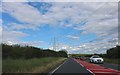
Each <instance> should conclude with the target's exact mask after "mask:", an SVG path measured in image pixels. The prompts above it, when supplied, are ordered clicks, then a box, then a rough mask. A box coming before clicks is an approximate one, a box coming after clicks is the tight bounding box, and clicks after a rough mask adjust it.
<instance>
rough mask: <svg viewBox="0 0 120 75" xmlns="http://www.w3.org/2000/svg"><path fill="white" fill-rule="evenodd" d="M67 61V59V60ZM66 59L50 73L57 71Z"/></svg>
mask: <svg viewBox="0 0 120 75" xmlns="http://www.w3.org/2000/svg"><path fill="white" fill-rule="evenodd" d="M66 61H67V60H66ZM66 61H64V62H63V63H62V64H61V65H59V66H58V67H57V68H55V69H54V70H53V71H52V72H50V75H51V74H53V73H54V72H55V71H57V70H58V69H59V68H60V67H61V66H62V65H63V64H65V62H66Z"/></svg>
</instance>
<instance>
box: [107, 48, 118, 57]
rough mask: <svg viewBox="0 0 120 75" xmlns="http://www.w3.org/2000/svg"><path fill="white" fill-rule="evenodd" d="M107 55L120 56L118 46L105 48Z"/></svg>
mask: <svg viewBox="0 0 120 75" xmlns="http://www.w3.org/2000/svg"><path fill="white" fill-rule="evenodd" d="M107 57H108V58H120V46H116V47H114V48H111V49H109V50H107Z"/></svg>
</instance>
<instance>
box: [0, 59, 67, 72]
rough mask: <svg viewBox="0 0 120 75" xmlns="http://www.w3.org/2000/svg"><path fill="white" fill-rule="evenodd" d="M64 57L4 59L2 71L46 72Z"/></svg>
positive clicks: (58, 63)
mask: <svg viewBox="0 0 120 75" xmlns="http://www.w3.org/2000/svg"><path fill="white" fill-rule="evenodd" d="M65 60H66V58H53V57H47V58H34V59H27V60H26V59H16V60H13V59H5V60H3V61H2V63H3V64H2V71H3V73H47V72H49V71H51V70H52V69H54V68H55V67H56V66H58V65H60V64H61V63H62V62H63V61H65Z"/></svg>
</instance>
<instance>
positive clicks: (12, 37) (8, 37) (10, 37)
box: [2, 30, 28, 43]
mask: <svg viewBox="0 0 120 75" xmlns="http://www.w3.org/2000/svg"><path fill="white" fill-rule="evenodd" d="M2 33H3V35H2V41H3V42H8V41H11V42H14V43H16V42H18V41H20V39H21V38H23V37H26V36H28V34H26V33H23V32H20V31H4V30H3V32H2Z"/></svg>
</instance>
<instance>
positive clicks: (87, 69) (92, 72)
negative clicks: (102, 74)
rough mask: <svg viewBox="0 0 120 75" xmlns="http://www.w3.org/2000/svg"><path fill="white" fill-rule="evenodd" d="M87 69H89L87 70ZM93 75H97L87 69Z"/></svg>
mask: <svg viewBox="0 0 120 75" xmlns="http://www.w3.org/2000/svg"><path fill="white" fill-rule="evenodd" d="M86 69H87V68H86ZM87 70H88V71H89V72H90V73H91V74H93V75H95V74H94V73H93V72H92V71H90V70H89V69H87Z"/></svg>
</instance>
